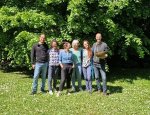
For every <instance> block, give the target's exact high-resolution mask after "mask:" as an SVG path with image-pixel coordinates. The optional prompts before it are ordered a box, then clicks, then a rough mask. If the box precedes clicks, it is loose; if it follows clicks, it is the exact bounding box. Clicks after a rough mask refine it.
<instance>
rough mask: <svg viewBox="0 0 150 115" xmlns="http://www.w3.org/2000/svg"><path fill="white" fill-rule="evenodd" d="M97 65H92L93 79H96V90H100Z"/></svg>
mask: <svg viewBox="0 0 150 115" xmlns="http://www.w3.org/2000/svg"><path fill="white" fill-rule="evenodd" d="M99 69H100V68H99V67H98V66H97V65H94V73H95V79H96V84H97V89H98V91H100V90H101V87H100V79H99V76H100V74H99Z"/></svg>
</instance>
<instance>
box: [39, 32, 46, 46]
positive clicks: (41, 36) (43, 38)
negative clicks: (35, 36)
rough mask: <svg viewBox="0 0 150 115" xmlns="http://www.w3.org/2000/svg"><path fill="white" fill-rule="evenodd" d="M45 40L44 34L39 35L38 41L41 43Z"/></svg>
mask: <svg viewBox="0 0 150 115" xmlns="http://www.w3.org/2000/svg"><path fill="white" fill-rule="evenodd" d="M45 40H46V38H45V35H44V34H42V35H40V41H39V42H40V43H41V44H43V43H44V42H45Z"/></svg>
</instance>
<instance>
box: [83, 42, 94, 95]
mask: <svg viewBox="0 0 150 115" xmlns="http://www.w3.org/2000/svg"><path fill="white" fill-rule="evenodd" d="M83 46H84V49H83V52H82V55H83V59H82V67H83V75H84V79H85V82H86V90H87V91H88V92H89V93H92V78H91V75H92V73H91V72H92V69H91V59H92V50H91V48H90V46H89V42H88V41H87V40H84V41H83Z"/></svg>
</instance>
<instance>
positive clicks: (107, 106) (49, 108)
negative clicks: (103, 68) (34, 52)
mask: <svg viewBox="0 0 150 115" xmlns="http://www.w3.org/2000/svg"><path fill="white" fill-rule="evenodd" d="M107 78H108V92H109V93H110V95H109V96H103V95H102V94H98V93H97V92H93V94H92V95H90V94H88V93H87V92H85V91H83V92H78V93H73V94H71V95H70V96H68V95H65V91H64V92H63V95H62V96H60V97H56V95H53V96H50V95H49V94H48V93H46V94H41V93H39V90H38V94H36V95H34V96H31V95H29V94H30V92H31V85H32V78H31V77H30V76H28V75H24V74H21V73H17V72H11V73H3V72H2V71H0V114H2V115H5V114H8V115H16V114H19V115H23V114H26V115H37V114H42V115H71V114H72V115H77V114H79V115H80V114H83V115H131V114H136V115H150V71H149V69H145V70H144V69H143V70H140V69H132V70H126V69H124V70H123V69H122V70H121V69H120V70H114V71H112V72H110V73H108V76H107ZM40 83H41V82H40V79H39V86H38V89H40ZM46 84H47V83H46ZM83 84H85V83H84V81H83ZM93 85H94V86H95V81H93ZM46 89H48V88H47V86H46Z"/></svg>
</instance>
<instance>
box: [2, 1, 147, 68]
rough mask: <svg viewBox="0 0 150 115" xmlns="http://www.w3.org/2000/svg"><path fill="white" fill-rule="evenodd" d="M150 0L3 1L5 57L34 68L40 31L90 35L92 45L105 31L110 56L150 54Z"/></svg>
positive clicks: (55, 34)
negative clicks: (32, 57)
mask: <svg viewBox="0 0 150 115" xmlns="http://www.w3.org/2000/svg"><path fill="white" fill-rule="evenodd" d="M149 5H150V1H149V0H1V1H0V33H1V34H0V62H1V64H2V63H4V64H6V65H7V64H9V65H10V66H12V67H16V66H19V67H30V50H31V47H32V45H33V44H34V43H35V42H37V41H38V37H39V34H40V33H45V34H46V36H47V41H48V43H49V42H50V40H52V39H54V38H56V39H57V40H58V41H59V42H60V43H61V41H62V40H63V39H68V40H72V39H80V40H81V41H82V40H83V39H88V40H89V41H91V42H90V43H91V45H92V43H93V42H94V41H95V40H94V38H95V34H96V33H97V32H101V33H102V35H103V38H104V41H106V42H107V44H108V45H109V47H110V52H109V55H110V57H113V56H119V57H120V58H123V59H125V60H128V59H129V57H130V56H131V55H132V56H136V57H138V58H144V56H149V55H150V39H149V37H150V33H149V30H150V26H149V25H150V21H149V20H150V10H149ZM5 62H8V63H5Z"/></svg>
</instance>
